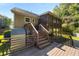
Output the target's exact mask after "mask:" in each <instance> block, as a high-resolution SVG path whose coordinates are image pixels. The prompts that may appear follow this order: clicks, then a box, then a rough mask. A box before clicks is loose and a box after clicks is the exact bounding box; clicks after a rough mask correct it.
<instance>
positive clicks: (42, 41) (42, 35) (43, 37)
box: [37, 25, 50, 48]
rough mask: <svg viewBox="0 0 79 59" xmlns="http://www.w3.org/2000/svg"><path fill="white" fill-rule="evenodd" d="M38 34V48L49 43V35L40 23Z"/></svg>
mask: <svg viewBox="0 0 79 59" xmlns="http://www.w3.org/2000/svg"><path fill="white" fill-rule="evenodd" d="M38 36H39V37H38V39H37V45H38V48H44V47H46V46H48V45H49V44H50V40H49V35H48V33H47V31H46V29H45V28H44V27H43V26H42V25H39V30H38Z"/></svg>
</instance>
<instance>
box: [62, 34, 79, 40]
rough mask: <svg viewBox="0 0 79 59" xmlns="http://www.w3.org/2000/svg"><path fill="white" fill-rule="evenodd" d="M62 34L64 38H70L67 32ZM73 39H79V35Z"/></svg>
mask: <svg viewBox="0 0 79 59" xmlns="http://www.w3.org/2000/svg"><path fill="white" fill-rule="evenodd" d="M62 36H63V37H64V38H68V39H69V38H70V37H69V35H66V34H63V35H62ZM72 39H73V40H79V37H75V36H72Z"/></svg>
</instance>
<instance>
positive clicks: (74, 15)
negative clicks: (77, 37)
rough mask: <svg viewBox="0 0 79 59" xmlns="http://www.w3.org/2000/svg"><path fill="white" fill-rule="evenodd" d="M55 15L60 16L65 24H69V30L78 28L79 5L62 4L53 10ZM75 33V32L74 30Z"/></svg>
mask: <svg viewBox="0 0 79 59" xmlns="http://www.w3.org/2000/svg"><path fill="white" fill-rule="evenodd" d="M53 13H55V14H56V15H58V16H59V17H60V18H61V19H62V21H63V24H68V26H69V29H70V30H72V26H73V25H74V26H73V28H78V27H79V26H77V25H78V24H79V23H78V22H79V3H61V4H59V6H56V8H55V9H54V10H53ZM73 31H74V30H73Z"/></svg>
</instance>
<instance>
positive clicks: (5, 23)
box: [3, 18, 12, 27]
mask: <svg viewBox="0 0 79 59" xmlns="http://www.w3.org/2000/svg"><path fill="white" fill-rule="evenodd" d="M11 22H12V21H11V19H9V18H4V20H3V23H4V26H8V27H10V25H11Z"/></svg>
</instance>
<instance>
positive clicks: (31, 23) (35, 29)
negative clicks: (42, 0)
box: [30, 23, 38, 34]
mask: <svg viewBox="0 0 79 59" xmlns="http://www.w3.org/2000/svg"><path fill="white" fill-rule="evenodd" d="M30 24H31V26H32V28H33V29H34V31H35V32H36V33H37V34H38V31H37V30H36V28H35V27H34V25H33V24H32V23H30Z"/></svg>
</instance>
